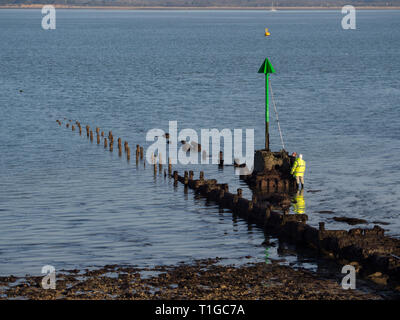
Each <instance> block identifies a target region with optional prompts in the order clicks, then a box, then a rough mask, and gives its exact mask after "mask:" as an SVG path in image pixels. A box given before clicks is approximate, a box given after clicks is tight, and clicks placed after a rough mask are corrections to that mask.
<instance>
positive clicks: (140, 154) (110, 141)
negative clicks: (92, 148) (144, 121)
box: [56, 119, 172, 175]
mask: <svg viewBox="0 0 400 320" xmlns="http://www.w3.org/2000/svg"><path fill="white" fill-rule="evenodd" d="M56 122H57V123H58V125H59V126H61V125H62V122H61V121H60V120H58V119H57V120H56ZM70 125H71V129H72V131H75V129H76V128H78V129H79V135H82V126H81V124H80V122H79V121H77V120H76V121H75V124H72V120H69V121H67V123H66V128H69V127H70ZM75 125H76V126H75ZM85 129H86V136H87V138H88V139H90V141H91V142H93V139H94V138H93V131H92V130H91V129H90V126H89V125H86V126H85ZM95 132H96V140H97V144H100V140H101V138H102V139H104V141H103V142H104V149H109V150H110V152H113V150H114V136H113V133H112V131H109V132H108V136H107V137H105V136H104V131H101V132H100V128H99V127H96V130H95ZM117 144H118V154H119V156H122V139H121V138H118V139H117ZM124 152H125V154H126V158H127V160H128V161H129V160H130V158H131V149H130V147H129V144H128V141H124ZM143 158H144V149H143V147H142V146H140V145H138V144H137V145H136V163H138V162H139V159H140V160H143ZM157 158H158V169H159V171H160V173H161V172H162V155H161V154H159V155H158V157H157V156H155V155H154V154H152V158H151V162H152V166H153V168H154V173H157ZM143 165H144V166H146V161H144V162H143ZM171 172H172V164H171V159H170V158H168V174H169V175H171ZM164 174H165V175H166V171H165V170H164Z"/></svg>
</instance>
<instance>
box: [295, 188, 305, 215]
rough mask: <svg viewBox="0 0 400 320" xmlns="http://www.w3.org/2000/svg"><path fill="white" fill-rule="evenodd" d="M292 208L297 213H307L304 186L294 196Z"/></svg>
mask: <svg viewBox="0 0 400 320" xmlns="http://www.w3.org/2000/svg"><path fill="white" fill-rule="evenodd" d="M292 208H293V211H294V212H295V213H297V214H305V213H306V201H305V200H304V188H301V189H300V190H298V191H297V192H296V194H295V196H294V197H293V198H292Z"/></svg>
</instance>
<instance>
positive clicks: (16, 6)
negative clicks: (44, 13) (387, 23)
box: [0, 3, 400, 11]
mask: <svg viewBox="0 0 400 320" xmlns="http://www.w3.org/2000/svg"><path fill="white" fill-rule="evenodd" d="M45 5H52V6H54V7H55V8H57V9H99V10H105V9H109V10H256V11H259V10H265V11H271V6H267V7H248V6H231V7H230V6H211V7H210V6H204V7H202V6H135V5H129V6H127V5H121V6H118V5H110V6H107V5H103V6H98V5H65V4H49V3H44V4H39V3H38V4H10V5H0V9H39V8H42V7H43V6H45ZM353 6H354V7H355V8H356V9H357V10H400V6H356V5H353ZM342 7H343V6H329V7H322V6H320V7H318V6H290V7H274V9H275V10H276V11H285V10H338V9H341V8H342Z"/></svg>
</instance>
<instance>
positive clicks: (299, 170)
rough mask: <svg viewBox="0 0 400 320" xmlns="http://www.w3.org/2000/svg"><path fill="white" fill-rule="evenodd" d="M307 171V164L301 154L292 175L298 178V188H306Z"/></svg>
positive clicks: (291, 172)
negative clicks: (305, 175) (305, 176)
mask: <svg viewBox="0 0 400 320" xmlns="http://www.w3.org/2000/svg"><path fill="white" fill-rule="evenodd" d="M305 171H306V162H305V161H304V160H303V155H302V154H300V155H299V157H298V158H297V159H296V160H295V162H294V164H293V167H292V170H291V171H290V174H292V175H294V176H295V178H296V182H297V186H298V187H299V186H300V182H301V187H302V188H304V172H305Z"/></svg>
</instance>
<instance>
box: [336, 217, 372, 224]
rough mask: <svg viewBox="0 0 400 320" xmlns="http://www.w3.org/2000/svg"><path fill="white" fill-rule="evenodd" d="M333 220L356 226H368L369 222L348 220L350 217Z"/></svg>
mask: <svg viewBox="0 0 400 320" xmlns="http://www.w3.org/2000/svg"><path fill="white" fill-rule="evenodd" d="M333 220H335V221H337V222H345V223H347V224H349V225H352V226H353V225H356V224H367V223H368V221H367V220H364V219H358V218H348V217H333Z"/></svg>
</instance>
